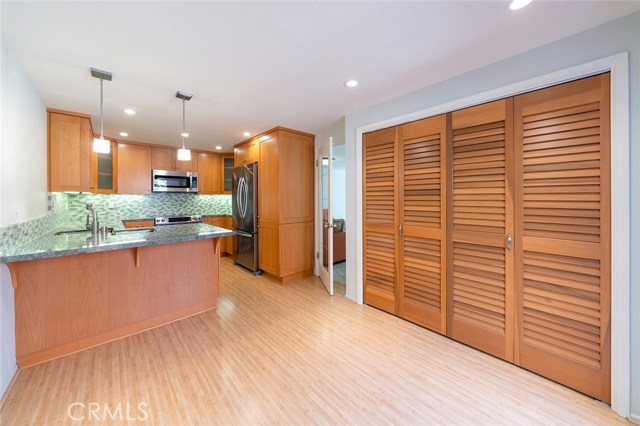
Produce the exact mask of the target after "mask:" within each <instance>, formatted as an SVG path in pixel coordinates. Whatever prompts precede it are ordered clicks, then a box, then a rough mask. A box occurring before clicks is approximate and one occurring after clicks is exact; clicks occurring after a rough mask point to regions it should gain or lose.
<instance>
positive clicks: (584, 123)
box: [522, 102, 600, 242]
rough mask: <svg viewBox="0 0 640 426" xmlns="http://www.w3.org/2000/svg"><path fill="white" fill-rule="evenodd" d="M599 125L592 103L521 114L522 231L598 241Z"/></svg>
mask: <svg viewBox="0 0 640 426" xmlns="http://www.w3.org/2000/svg"><path fill="white" fill-rule="evenodd" d="M599 123H600V108H599V104H598V103H597V102H595V103H589V104H586V105H579V106H570V107H567V108H562V109H556V110H554V111H552V112H541V113H539V114H531V115H527V116H525V117H522V145H523V146H522V150H523V161H522V163H523V172H524V176H523V177H524V200H523V201H524V235H527V236H533V237H540V238H562V239H568V240H577V241H590V242H598V241H599V240H600V138H599V135H600V125H599ZM531 210H535V211H534V212H532V211H531Z"/></svg>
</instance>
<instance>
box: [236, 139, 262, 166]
mask: <svg viewBox="0 0 640 426" xmlns="http://www.w3.org/2000/svg"><path fill="white" fill-rule="evenodd" d="M233 153H234V158H235V165H236V166H241V165H243V164H251V163H255V162H259V161H260V141H259V140H258V139H257V138H255V139H251V140H250V141H247V142H244V143H243V144H241V145H238V146H237V147H235V149H234V150H233Z"/></svg>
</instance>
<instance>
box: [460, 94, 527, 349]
mask: <svg viewBox="0 0 640 426" xmlns="http://www.w3.org/2000/svg"><path fill="white" fill-rule="evenodd" d="M511 107H512V100H511V99H507V100H502V101H496V102H491V103H488V104H484V105H479V106H477V107H473V108H467V109H465V110H461V111H456V112H453V113H452V114H451V129H452V130H451V137H452V140H451V143H450V146H449V166H448V168H449V173H450V175H449V176H450V179H451V182H450V183H449V191H448V192H449V194H450V195H449V238H450V240H449V241H448V244H449V251H448V277H449V278H448V288H447V297H448V303H449V305H448V319H447V335H448V336H450V337H452V338H454V339H456V340H459V341H462V342H464V343H467V344H469V345H471V346H473V347H476V348H478V349H481V350H483V351H486V352H489V353H491V354H493V355H495V356H498V357H501V358H504V359H507V360H509V361H511V360H512V359H513V327H514V312H513V253H512V252H511V251H507V250H506V248H505V241H506V234H507V233H509V232H512V229H513V194H512V192H511V191H512V188H511V186H510V184H509V182H510V176H509V173H510V171H511V170H512V168H511V162H512V161H513V157H512V155H513V152H512V138H513V127H512V120H511V117H512V116H511V114H510V113H508V111H510V110H511Z"/></svg>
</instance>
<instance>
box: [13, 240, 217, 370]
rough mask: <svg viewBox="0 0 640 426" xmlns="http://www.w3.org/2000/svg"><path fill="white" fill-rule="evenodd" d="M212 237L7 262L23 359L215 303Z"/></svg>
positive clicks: (76, 347)
mask: <svg viewBox="0 0 640 426" xmlns="http://www.w3.org/2000/svg"><path fill="white" fill-rule="evenodd" d="M219 241H220V240H219V238H214V239H203V240H195V241H187V242H180V243H174V244H161V245H154V246H146V247H137V248H128V249H122V250H113V251H106V252H98V253H87V254H78V255H72V256H62V257H55V258H47V259H37V260H30V261H24V262H15V263H13V264H12V267H13V269H14V274H15V277H16V281H17V282H16V283H15V284H16V289H15V307H16V354H17V359H18V365H19V366H20V367H23V368H24V367H28V366H30V365H34V364H38V363H41V362H44V361H48V360H50V359H53V358H57V357H60V356H63V355H67V354H70V353H74V352H78V351H81V350H84V349H88V348H90V347H93V346H97V345H100V344H103V343H106V342H109V341H112V340H115V339H118V338H121V337H124V336H128V335H131V334H135V333H138V332H140V331H143V330H146V329H149V328H153V327H157V326H159V325H162V324H166V323H169V322H172V321H176V320H178V319H181V318H185V317H188V316H191V315H195V314H197V313H200V312H204V311H207V310H210V309H214V308H215V307H216V297H217V296H218V292H219V269H220V252H219Z"/></svg>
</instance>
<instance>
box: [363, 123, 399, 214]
mask: <svg viewBox="0 0 640 426" xmlns="http://www.w3.org/2000/svg"><path fill="white" fill-rule="evenodd" d="M391 130H393V129H391ZM381 132H382V133H379V134H375V135H372V136H369V137H366V136H365V139H364V159H365V162H364V199H365V200H366V205H365V221H366V222H368V223H380V224H386V225H394V214H395V203H396V197H395V186H396V184H395V172H396V169H395V163H394V151H395V131H389V129H384V130H382V131H381ZM367 136H368V135H367Z"/></svg>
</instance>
